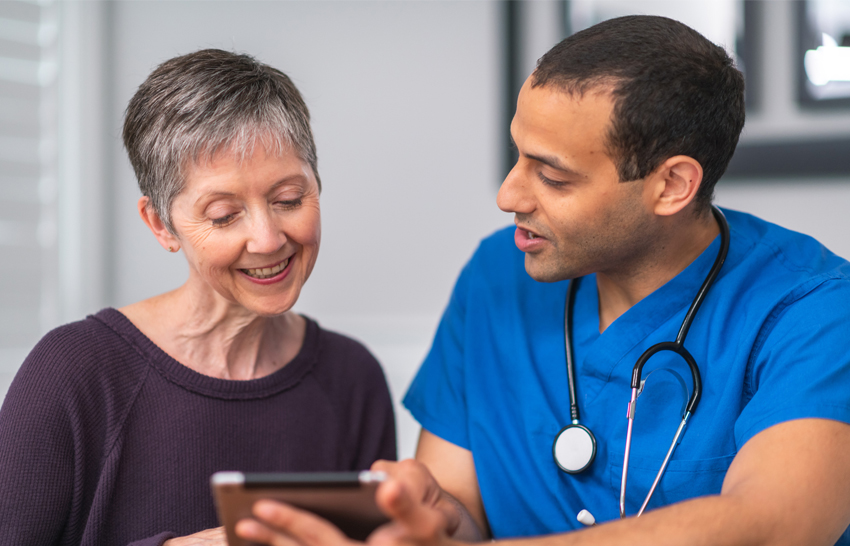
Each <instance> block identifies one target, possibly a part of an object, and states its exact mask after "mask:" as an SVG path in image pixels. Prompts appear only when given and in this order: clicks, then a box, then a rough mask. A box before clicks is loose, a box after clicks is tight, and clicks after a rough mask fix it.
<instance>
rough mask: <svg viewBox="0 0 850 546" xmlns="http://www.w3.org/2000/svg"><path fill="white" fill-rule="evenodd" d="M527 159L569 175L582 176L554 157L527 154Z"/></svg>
mask: <svg viewBox="0 0 850 546" xmlns="http://www.w3.org/2000/svg"><path fill="white" fill-rule="evenodd" d="M525 157H527V158H529V159H533V160H534V161H537V162H538V163H543V164H544V165H548V166H550V167H552V168H553V169H557V170H559V171H562V172H565V173H567V174H574V175H580V174H581V173H579V172H578V171H576V170H575V169H571V168H570V167H567V166H566V165H564V164H563V163H562V162H561V160H560V159H559V158H558V157H556V156H554V155H534V154H525Z"/></svg>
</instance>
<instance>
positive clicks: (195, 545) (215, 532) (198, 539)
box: [162, 527, 227, 546]
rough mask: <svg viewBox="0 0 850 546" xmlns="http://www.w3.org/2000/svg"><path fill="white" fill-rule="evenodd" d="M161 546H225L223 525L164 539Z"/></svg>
mask: <svg viewBox="0 0 850 546" xmlns="http://www.w3.org/2000/svg"><path fill="white" fill-rule="evenodd" d="M162 546H227V536H225V534H224V527H216V528H215V529H207V530H205V531H201V532H199V533H195V534H193V535H189V536H185V537H177V538H172V539H170V540H166V541H165V542H164V543H163V544H162Z"/></svg>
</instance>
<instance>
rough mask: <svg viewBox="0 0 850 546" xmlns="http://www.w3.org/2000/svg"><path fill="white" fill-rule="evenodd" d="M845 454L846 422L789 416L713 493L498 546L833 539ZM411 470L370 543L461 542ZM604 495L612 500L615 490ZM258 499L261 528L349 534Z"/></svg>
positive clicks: (428, 453) (292, 537) (846, 500)
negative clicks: (388, 520)
mask: <svg viewBox="0 0 850 546" xmlns="http://www.w3.org/2000/svg"><path fill="white" fill-rule="evenodd" d="M423 436H424V435H423ZM429 436H430V437H429V438H428V439H426V440H425V442H426V444H425V446H424V447H423V449H424V451H423V453H422V455H423V457H424V459H425V460H426V461H428V462H430V464H434V465H435V467H434V468H435V471H436V472H437V473H438V475H439V477H438V478H437V480H438V481H439V480H443V481H442V482H441V483H447V482H445V480H447V479H451V478H452V477H454V478H455V479H457V480H459V482H458V483H461V484H466V485H465V486H464V487H457V486H452V488H451V489H450V492H451V491H453V492H454V493H453V496H455V495H457V496H456V497H455V498H458V500H460V501H461V502H463V503H464V506H465V507H466V510H467V512H468V516H470V518H471V519H475V517H476V514H477V515H478V517H481V518H482V519H481V520H480V521H482V522H483V521H484V519H483V511H482V510H481V508H480V507H481V500H480V495H477V494H473V491H474V490H477V482H475V486H474V489H473V488H472V487H471V484H472V483H473V482H472V481H470V475H469V472H470V471H471V472H472V476H473V477H474V468H473V467H472V465H471V457H470V458H469V460H467V461H466V463H468V465H466V466H464V461H463V457H457V459H455V457H456V456H457V455H458V453H457V452H453V450H454V449H459V448H457V446H452V445H451V444H448V443H446V444H447V445H444V444H443V443H441V442H440V441H434V438H435V437H433V435H429ZM848 453H850V425H847V424H844V423H840V422H838V421H830V420H826V419H800V420H795V421H788V422H785V423H781V424H779V425H775V426H773V427H770V428H768V429H766V430H764V431H762V432H760V433H759V434H757V435H756V436H754V437H753V438H752V439H751V440H750V441H749V442H747V443H746V444H745V445H744V447H743V448H742V449H741V451H740V452H739V453H738V455H737V456H736V457H735V460H734V461H733V463H732V466H731V467H730V468H729V472H728V473H727V475H726V479H725V480H724V483H723V489H722V492H721V493H720V494H719V495H714V496H709V497H699V498H695V499H692V500H689V501H685V502H682V503H678V504H673V505H670V506H666V507H664V508H659V509H657V510H652V511H650V512H646V513H645V514H644V515H643V516H641V517H640V518H634V517H632V518H628V519H625V520H621V521H615V522H611V523H606V524H602V525H598V526H596V527H593V528H588V529H584V530H581V531H576V532H573V533H565V534H560V535H549V536H545V537H536V538H527V539H516V540H510V541H504V542H505V546H582V545H591V544H593V545H597V546H598V545H606V544H611V545H615V544H629V545H640V544H647V545H652V546H665V545H668V544H669V545H671V546H680V545H682V544H688V545H702V544H705V545H712V546H733V545H734V546H737V545H748V546H751V545H752V546H754V545H760V544H769V545H771V546H782V545H786V544H787V545H794V546H798V545H800V544H805V545H806V546H817V545H823V546H830V545H832V544H834V543H835V541H836V540H838V538H839V537H840V536H841V534H842V533H843V532H844V530H845V529H846V528H847V526H848V525H850V458H848V456H847V454H848ZM443 456H445V457H446V459H445V460H443V459H442V457H443ZM428 462H426V464H428ZM454 464H457V465H458V466H457V467H455V466H453V465H454ZM429 468H430V467H429ZM413 475H414V474H413V473H404V474H403V475H399V476H398V477H397V478H395V479H394V480H391V481H390V482H388V483H387V484H384V485H386V486H387V488H386V491H385V494H384V495H380V494H379V502H381V503H382V505H383V506H384V508H385V509H386V510H387V512H388V513H389V514H390V515H392V516H393V518H394V523H393V525H392V526H391V528H388V529H387V531H386V532H380V531H379V532H378V533H376V534H375V535H373V539H374V540H372V542H376V543H380V544H381V545H382V546H394V545H401V546H411V545H413V546H449V545H452V544H457V543H459V541H457V540H455V539H452V538H449V537H448V536H447V535H446V526H445V525H443V526H440V525H435V521H443V522H445V518H443V519H441V517H440V516H439V514H438V512H440V510H439V509H437V508H436V507H435V505H434V504H433V503H432V504H430V505H429V504H425V503H422V502H421V499H419V498H417V494H416V493H413V494H411V492H415V491H420V490H421V484H416V483H406V482H405V480H406V479H409V478H410V477H411V476H413ZM453 483H454V482H453ZM382 487H383V486H382ZM379 492H380V490H379ZM611 502H616V499H615V498H613V497H612V499H611ZM467 503H469V504H467ZM259 504H260V503H258V505H259ZM261 508H262V510H261V511H260V513H258V514H257V516H258V519H261V520H262V521H263V522H264V523H265V525H264V526H263V527H264V528H265V529H278V530H282V531H284V533H285V534H286V536H287V537H288V538H287V542H286V544H292V543H293V542H294V543H300V544H304V545H306V546H329V545H331V544H333V545H340V546H341V545H343V544H346V543H349V541H347V540H346V539H344V537H341V535H340V534H338V532H337V534H334V533H331V532H330V531H329V530H328V529H325V527H326V526H327V527H331V528H332V526H329V524H326V523H323V522H321V521H320V520H319V519H318V518H316V517H315V516H312V515H311V514H307V513H304V512H301V511H298V510H295V509H292V508H290V507H286V506H282V505H275V504H273V503H264V504H263V505H262V507H261ZM246 530H250V526H248V527H246ZM249 535H250V538H260V537H262V538H268V537H269V536H271V535H269V534H266V535H263V534H258V535H254V534H252V533H249ZM319 537H321V538H319ZM330 537H334V538H333V540H330ZM269 543H271V542H269ZM280 543H281V544H283V543H284V542H280Z"/></svg>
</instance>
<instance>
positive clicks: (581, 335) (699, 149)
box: [240, 17, 850, 546]
mask: <svg viewBox="0 0 850 546" xmlns="http://www.w3.org/2000/svg"><path fill="white" fill-rule="evenodd" d="M743 122H744V105H743V79H742V77H741V74H740V73H739V72H738V71H737V70H736V69H735V68H734V66H733V65H732V61H731V59H729V57H728V55H727V54H726V53H725V52H724V51H723V50H722V49H721V48H719V47H716V46H714V45H713V44H711V43H710V42H708V41H707V40H706V39H705V38H703V37H702V36H701V35H699V34H698V33H696V32H695V31H693V30H692V29H690V28H688V27H686V26H684V25H682V24H680V23H677V22H675V21H672V20H669V19H665V18H660V17H625V18H621V19H615V20H610V21H606V22H604V23H601V24H599V25H596V26H595V27H592V28H590V29H587V30H585V31H582V32H580V33H577V34H576V35H574V36H572V37H570V38H568V39H566V40H564V41H563V42H562V43H561V44H559V45H557V46H556V47H555V48H553V49H552V50H551V51H550V52H548V53H547V54H546V55H545V56H544V57H543V58H542V59H541V60H540V62H539V64H538V67H537V69H536V70H535V72H534V74H532V76H531V77H530V78H529V79H528V81H526V82H525V85H524V86H523V88H522V90H521V92H520V95H519V100H518V104H517V112H516V116H515V117H514V120H513V123H512V125H511V133H512V136H513V139H514V141H515V143H516V145H517V148H518V150H519V160H518V162H517V164H516V166H515V167H514V169H513V170H512V171H511V173H510V174H509V175H508V177H507V179H506V180H505V181H504V183H503V185H502V187H501V189H500V191H499V196H498V205H499V207H500V208H501V209H502V210H505V211H508V212H513V213H514V214H515V219H516V229H515V230H505V231H501V232H497V233H496V234H494V235H493V236H491V237H490V238H488V239H486V240H484V241H483V242H482V244H481V246H480V247H479V249H478V251H477V252H476V253H475V255H474V256H473V258H472V259H471V261H470V262H469V264H467V266H466V267H465V269H464V270H463V272H462V273H461V275H460V278H459V280H458V282H457V285H456V287H455V290H454V293H453V294H452V298H451V300H450V302H449V306H448V309H447V310H446V312H445V314H444V316H443V319H442V322H441V324H440V327H439V330H438V332H437V335H436V338H435V340H434V345H433V347H432V349H431V351H430V354H429V355H428V357H427V359H426V360H425V363H424V364H423V366H422V369H421V370H420V372H419V374H418V375H417V377H416V379H415V380H414V382H413V384H412V386H411V387H410V390H409V392H408V394H407V396H406V399H405V403H406V405H407V407H408V408H409V409H410V410H411V412H412V413H413V415H414V416H415V417H416V418H417V419H418V420H419V421H420V423H421V424H422V425H423V430H422V434H421V437H420V442H419V447H418V449H417V454H416V461H409V462H403V463H399V464H398V465H391V464H389V463H386V464H380V463H379V464H377V466H376V467H377V468H381V469H385V470H387V471H388V472H389V473H390V474H391V475H392V476H393V478H394V479H392V480H390V481H389V482H387V483H386V484H384V486H382V488H381V489H380V490H379V493H378V502H379V504H380V506H381V507H382V508H383V509H384V510H385V512H386V513H387V514H388V515H390V516H391V517H392V518H393V523H392V524H390V525H388V526H387V527H385V528H383V529H381V530H380V531H378V532H377V533H375V534H374V535H373V536H372V538H371V541H372V542H376V543H380V542H387V543H394V544H396V543H405V544H442V543H447V542H453V541H456V540H477V539H482V538H487V537H494V538H497V539H498V538H509V537H535V536H538V535H546V536H542V537H539V538H524V539H516V540H522V541H525V542H535V543H540V544H548V543H552V544H558V545H563V546H567V545H572V544H624V543H628V544H653V545H662V544H675V545H680V544H715V545H716V544H772V545H776V544H805V545H816V544H823V545H829V544H835V543H836V542H838V543H840V544H850V536H848V534H847V533H846V532H845V530H846V529H847V526H848V524H850V459H848V458H847V453H848V452H850V426H848V424H847V423H850V394H848V393H850V343H848V333H850V264H848V263H847V262H846V261H845V260H843V259H841V258H838V257H836V256H835V255H833V254H832V253H830V252H829V251H828V250H826V249H825V248H823V247H822V246H820V245H819V244H818V243H817V242H816V241H814V240H812V239H811V238H808V237H805V236H802V235H799V234H795V233H792V232H789V231H786V230H783V229H782V228H779V227H777V226H774V225H771V224H768V223H766V222H763V221H761V220H758V219H756V218H753V217H751V216H748V215H745V214H742V213H737V212H733V211H726V216H727V218H728V221H729V225H730V230H731V244H730V247H729V250H728V255H727V256H726V259H725V263H723V265H722V268H721V269H720V273H719V276H718V277H717V279H716V281H715V282H714V284H713V286H711V288H710V289H709V291H708V293H707V295H706V298H705V300H704V302H703V303H702V306H701V307H700V309H699V310H698V312H697V314H696V316H695V318H694V320H693V323H692V325H691V326H692V327H691V328H690V330H689V332H690V333H689V334H688V337H687V340H686V342H685V347H686V349H687V350H688V351H689V352H690V354H692V355H693V357H694V359H695V360H696V363H697V365H698V367H699V370H700V372H701V376H702V399H701V401H700V404H699V407H698V409H697V410H696V411H695V412H694V414H693V417H692V418H691V420H690V423H689V425H688V428H687V430H686V431H685V433H684V436H683V437H682V439H681V444H680V445H679V447H678V448H677V450H676V451H675V454H674V455H673V457H672V460H671V461H670V463H669V466H668V468H667V471H666V473H665V474H664V475H663V478H662V479H661V481H660V483H659V485H658V488H657V490H656V491H655V493H654V496H653V497H652V499H651V501H650V502H649V505H648V508H647V512H646V513H645V514H643V515H641V516H640V517H638V518H635V517H628V518H626V519H623V520H621V519H619V517H618V516H619V510H618V506H617V505H618V498H619V492H620V479H621V475H622V470H623V455H624V450H625V442H626V421H627V420H626V418H625V413H626V412H625V409H626V403H627V402H628V400H629V393H630V386H629V384H630V380H631V376H632V367H633V365H634V363H635V361H636V360H637V359H638V357H639V356H640V355H641V353H643V352H644V351H645V350H646V349H647V348H648V347H650V346H651V345H653V344H655V343H658V342H661V341H672V340H674V339H676V336H677V332H678V331H679V329H680V325H681V324H682V322H683V318H684V316H685V313H686V311H687V309H688V307H689V304H690V303H691V301H692V300H693V299H694V295H695V294H696V293H697V291H698V290H699V288H700V286H701V284H702V283H703V280H704V279H705V278H706V276H707V275H708V273H709V271H710V269H711V267H712V264H713V262H714V261H715V259H716V257H717V256H718V253H719V250H720V247H721V241H720V240H719V239H720V238H719V237H718V234H719V232H720V224H719V223H718V220H717V219H716V218H715V216H714V215H713V214H712V210H711V207H710V203H711V198H712V194H713V187H714V185H715V183H716V182H717V181H718V179H719V178H720V177H721V175H722V174H723V172H724V170H725V169H726V165H727V163H728V161H729V159H730V158H731V156H732V154H733V152H734V149H735V146H736V144H737V140H738V135H739V133H740V131H741V129H742V127H743ZM570 279H572V281H571V282H577V283H578V284H577V290H576V293H575V300H574V304H573V305H572V306H571V307H572V317H573V318H572V325H571V332H570V336H571V339H572V345H573V350H574V353H575V358H574V362H575V373H576V382H575V383H576V385H577V404H578V406H579V408H580V411H581V422H582V424H583V425H585V426H587V427H588V428H589V429H590V430H592V431H594V432H595V434H596V438H597V446H596V458H595V461H593V462H592V464H591V465H590V466H589V467H588V468H587V469H586V470H584V471H583V472H580V473H577V474H567V473H565V472H562V471H561V470H560V469H559V468H558V464H556V462H555V460H554V459H553V448H552V445H553V441H554V439H555V437H556V435H557V434H558V432H559V430H560V429H561V428H562V427H563V426H564V425H567V424H569V423H570V422H571V420H572V417H571V415H570V409H569V404H570V396H569V394H568V388H567V373H566V364H565V359H564V339H565V337H564V336H565V332H564V312H565V297H566V294H567V290H568V285H569V284H570ZM652 369H657V370H672V371H673V372H674V373H666V374H664V373H660V374H658V375H653V376H652V377H649V372H650V371H651V370H652ZM688 375H689V374H688V367H687V366H686V365H685V364H684V363H683V361H681V360H680V359H678V357H676V356H675V355H672V354H670V353H668V354H666V355H658V356H657V357H653V360H650V361H649V362H648V363H647V365H646V368H645V371H644V375H643V378H644V379H646V382H647V388H646V391H644V394H643V395H642V398H641V399H640V403H639V404H638V408H637V415H636V419H635V421H634V431H633V433H634V434H633V442H632V444H631V454H630V459H629V461H630V462H629V467H628V480H627V485H628V487H627V489H626V496H625V513H626V515H627V516H634V515H635V514H636V513H637V512H638V510H639V508H640V506H641V504H642V502H643V500H644V498H645V496H646V494H647V493H648V491H649V490H650V487H651V486H652V482H653V479H654V478H655V475H656V472H657V471H658V469H659V467H660V466H661V464H662V461H663V460H664V458H665V455H666V452H667V449H668V446H669V443H670V441H671V439H672V438H673V435H674V433H675V430H676V427H677V424H678V422H679V420H680V419H681V416H682V414H681V413H680V409H681V407H682V405H683V403H684V401H685V399H686V398H687V397H686V396H684V395H683V394H682V389H681V387H679V383H680V381H679V380H678V379H676V378H677V377H681V376H685V377H686V378H687V377H688ZM683 382H684V383H685V390H686V391H692V389H693V388H694V385H693V384H688V383H689V381H688V380H684V381H683ZM581 509H587V510H589V511H590V512H592V513H593V514H594V515H595V516H596V519H597V521H599V522H604V523H602V524H600V525H597V526H595V527H593V528H590V529H584V530H579V531H577V532H570V531H572V530H575V529H577V528H579V527H580V525H579V524H578V523H577V522H576V521H575V515H576V513H577V512H579V510H581ZM255 513H256V515H257V518H258V519H259V520H260V521H263V522H264V523H265V525H263V524H260V523H257V522H256V521H246V522H243V524H242V526H241V527H240V531H242V532H243V533H245V534H246V536H251V537H253V538H254V539H255V540H265V541H271V540H272V537H274V536H276V537H277V540H279V541H280V543H291V542H292V541H295V542H300V543H303V544H308V545H310V546H313V545H319V544H331V543H334V544H338V543H341V542H345V538H344V537H342V536H341V535H340V534H339V533H338V531H336V530H335V529H334V528H332V527H329V526H327V525H326V524H324V523H323V522H321V521H319V520H317V519H316V518H314V517H313V516H311V515H309V514H304V513H303V512H299V511H297V510H294V509H292V508H290V507H286V506H281V505H275V504H272V503H258V505H257V506H256V507H255ZM273 528H277V529H279V530H282V531H283V532H284V534H283V535H275V534H274V533H273V532H272V530H271V529H273ZM553 533H555V534H553ZM557 533H560V534H557Z"/></svg>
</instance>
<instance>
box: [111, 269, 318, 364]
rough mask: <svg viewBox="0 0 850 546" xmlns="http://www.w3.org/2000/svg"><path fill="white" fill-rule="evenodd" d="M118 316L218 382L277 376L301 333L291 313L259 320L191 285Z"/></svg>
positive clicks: (299, 341)
mask: <svg viewBox="0 0 850 546" xmlns="http://www.w3.org/2000/svg"><path fill="white" fill-rule="evenodd" d="M120 311H121V312H122V313H123V314H124V315H125V316H126V317H127V318H128V319H129V320H130V321H131V322H132V323H133V324H134V325H135V326H136V327H137V328H138V329H139V330H140V331H141V332H142V333H143V334H145V335H146V336H147V337H148V338H150V339H151V340H152V341H153V342H154V343H155V344H156V345H157V346H159V347H160V348H161V349H162V350H163V351H165V352H166V353H167V354H168V355H169V356H171V357H172V358H174V359H175V360H177V361H178V362H180V363H181V364H183V365H185V366H187V367H189V368H191V369H193V370H195V371H196V372H198V373H201V374H204V375H207V376H211V377H216V378H219V379H233V380H247V379H257V378H259V377H264V376H267V375H270V374H272V373H274V372H276V371H277V370H279V369H281V368H282V367H283V366H285V365H286V364H287V363H288V362H289V361H291V360H292V359H293V358H295V356H296V355H297V354H298V351H299V350H300V349H301V345H302V344H303V342H304V334H305V331H306V321H305V320H304V319H303V318H302V317H301V316H299V315H297V314H295V313H292V312H286V313H284V314H283V315H279V316H275V317H262V316H259V315H257V314H255V313H252V312H250V311H248V310H247V309H245V308H244V307H242V306H239V305H236V304H233V303H231V302H229V301H226V300H224V298H222V297H221V296H219V295H218V294H217V293H215V292H213V291H212V290H209V291H203V290H201V291H199V290H196V289H194V287H193V286H192V285H191V283H186V284H185V285H183V286H181V287H180V288H178V289H176V290H173V291H171V292H167V293H165V294H161V295H159V296H155V297H153V298H150V299H147V300H143V301H140V302H138V303H134V304H132V305H129V306H127V307H122V308H121V309H120Z"/></svg>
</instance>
